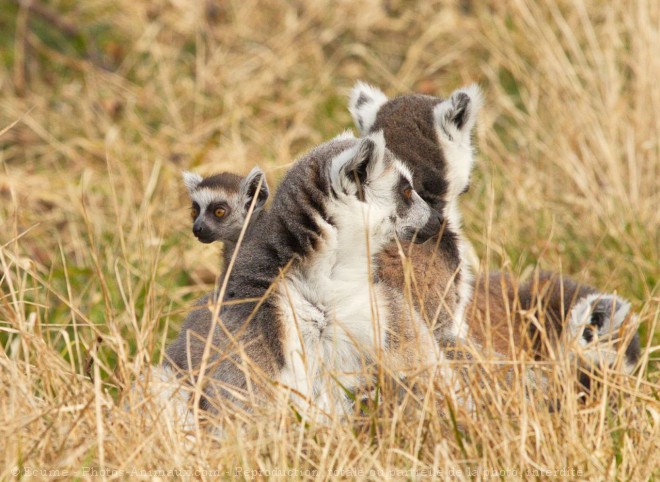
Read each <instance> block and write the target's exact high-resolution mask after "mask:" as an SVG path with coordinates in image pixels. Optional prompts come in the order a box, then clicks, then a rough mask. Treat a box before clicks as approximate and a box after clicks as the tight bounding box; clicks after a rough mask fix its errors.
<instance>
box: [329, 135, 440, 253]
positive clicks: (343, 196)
mask: <svg viewBox="0 0 660 482" xmlns="http://www.w3.org/2000/svg"><path fill="white" fill-rule="evenodd" d="M330 180H331V183H332V188H333V191H334V192H335V193H336V194H337V200H338V201H339V205H341V209H342V210H346V213H345V214H344V216H341V217H342V218H343V219H348V220H350V222H355V221H356V218H357V217H358V216H360V214H358V213H360V211H362V213H361V214H362V215H366V217H367V218H368V226H369V230H370V232H372V233H382V236H383V240H385V241H389V240H390V239H386V238H388V237H389V238H392V237H393V234H394V233H395V234H396V236H397V237H398V238H399V239H402V240H414V241H415V242H423V241H425V240H427V239H429V238H430V237H431V236H433V235H435V234H437V232H438V231H439V229H440V218H439V215H438V213H436V212H434V211H433V210H432V209H431V208H430V207H429V205H428V204H427V203H426V202H425V201H424V200H423V199H422V198H421V197H420V196H419V194H417V192H416V191H415V189H414V188H413V184H412V182H413V181H412V175H411V172H410V170H409V169H408V168H407V167H406V166H405V165H404V164H403V163H402V162H400V161H399V160H398V159H397V158H396V156H394V155H393V154H392V152H390V151H389V150H388V149H387V148H386V147H385V138H384V136H383V133H382V132H380V131H378V132H375V133H372V134H369V135H368V136H366V137H364V138H362V139H359V140H354V145H353V146H352V147H350V148H348V149H346V150H345V151H343V152H342V153H341V154H339V155H337V156H336V157H334V158H333V159H332V161H331V164H330ZM392 231H393V233H392Z"/></svg>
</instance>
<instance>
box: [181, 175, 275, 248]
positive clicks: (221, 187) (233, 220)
mask: <svg viewBox="0 0 660 482" xmlns="http://www.w3.org/2000/svg"><path fill="white" fill-rule="evenodd" d="M183 182H184V183H185V185H186V188H187V189H188V194H189V195H190V200H191V201H192V208H191V215H192V219H193V234H194V235H195V236H196V237H197V239H198V240H199V241H201V242H202V243H212V242H213V241H228V242H236V241H237V240H238V237H239V235H240V232H241V228H242V227H243V223H244V222H245V219H246V216H247V213H248V210H249V208H250V204H251V203H252V200H253V199H254V197H255V196H257V201H256V204H255V207H254V212H253V214H252V216H253V218H252V219H254V217H255V216H256V215H257V214H258V213H259V212H260V211H261V210H262V209H263V207H264V204H265V203H266V200H267V199H268V196H269V190H268V184H267V183H266V176H265V175H264V173H263V171H262V170H261V169H259V168H258V167H255V168H254V169H252V171H250V173H249V174H248V175H247V176H245V177H240V176H237V175H236V174H231V173H229V172H223V173H220V174H215V175H213V176H209V177H202V176H200V175H199V174H195V173H192V172H184V173H183ZM260 183H261V185H260Z"/></svg>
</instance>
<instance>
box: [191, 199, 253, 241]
mask: <svg viewBox="0 0 660 482" xmlns="http://www.w3.org/2000/svg"><path fill="white" fill-rule="evenodd" d="M190 199H191V201H192V202H193V203H196V204H197V206H198V209H199V214H198V215H197V217H196V218H195V219H194V220H193V227H197V226H202V227H203V228H204V230H205V235H204V236H203V238H200V240H201V239H204V241H205V242H209V241H225V242H227V241H228V242H236V240H237V239H238V236H239V234H240V231H241V228H242V226H243V223H244V222H245V215H246V210H245V203H244V200H243V199H242V198H241V197H240V196H239V195H238V193H237V192H227V191H225V190H224V189H220V188H218V189H211V188H201V189H196V190H194V191H193V192H192V193H191V194H190ZM218 207H222V208H223V209H224V212H225V215H224V216H222V217H218V216H217V215H216V214H215V211H216V209H217V208H218Z"/></svg>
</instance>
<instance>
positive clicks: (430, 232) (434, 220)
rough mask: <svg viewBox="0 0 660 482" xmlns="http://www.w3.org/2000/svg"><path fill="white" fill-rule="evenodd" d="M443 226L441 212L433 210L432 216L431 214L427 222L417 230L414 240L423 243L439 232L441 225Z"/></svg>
mask: <svg viewBox="0 0 660 482" xmlns="http://www.w3.org/2000/svg"><path fill="white" fill-rule="evenodd" d="M441 226H442V217H441V216H440V213H439V212H437V211H435V210H433V209H432V210H431V216H429V220H428V221H426V224H425V225H424V226H423V227H422V229H420V230H419V231H417V234H416V235H415V238H414V242H415V243H423V242H424V241H426V240H427V239H430V238H432V237H433V236H435V235H436V234H438V232H439V231H440V227H441Z"/></svg>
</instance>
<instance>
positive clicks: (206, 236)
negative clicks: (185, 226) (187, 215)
mask: <svg viewBox="0 0 660 482" xmlns="http://www.w3.org/2000/svg"><path fill="white" fill-rule="evenodd" d="M193 234H194V235H195V237H196V238H197V239H199V240H200V241H201V242H202V243H212V242H213V241H214V239H213V233H212V232H211V230H210V229H209V228H207V227H206V226H205V225H204V224H202V223H195V224H194V225H193Z"/></svg>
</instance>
